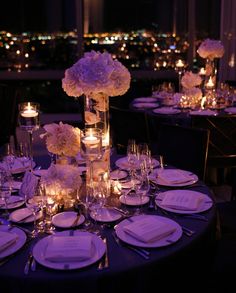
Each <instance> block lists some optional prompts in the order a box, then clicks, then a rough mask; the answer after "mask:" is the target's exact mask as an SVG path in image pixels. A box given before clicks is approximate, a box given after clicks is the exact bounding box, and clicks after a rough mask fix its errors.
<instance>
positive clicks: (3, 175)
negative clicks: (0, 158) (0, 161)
mask: <svg viewBox="0 0 236 293" xmlns="http://www.w3.org/2000/svg"><path fill="white" fill-rule="evenodd" d="M7 177H8V175H7V172H6V171H5V170H4V169H0V197H1V199H2V201H3V203H4V207H5V212H4V213H3V214H2V215H1V216H2V217H3V218H5V219H8V218H9V212H8V199H9V198H10V196H11V186H9V187H7V188H5V187H4V184H5V182H6V180H7Z"/></svg>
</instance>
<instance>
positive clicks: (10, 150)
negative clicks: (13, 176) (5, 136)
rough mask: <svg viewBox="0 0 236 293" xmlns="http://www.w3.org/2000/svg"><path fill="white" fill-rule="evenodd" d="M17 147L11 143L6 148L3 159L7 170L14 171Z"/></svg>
mask: <svg viewBox="0 0 236 293" xmlns="http://www.w3.org/2000/svg"><path fill="white" fill-rule="evenodd" d="M15 159H16V157H15V149H14V147H13V146H12V145H11V144H10V143H7V144H6V150H5V156H4V158H3V161H4V162H5V165H6V167H7V170H8V172H9V173H11V172H12V169H13V166H14V163H15Z"/></svg>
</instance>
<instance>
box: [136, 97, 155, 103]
mask: <svg viewBox="0 0 236 293" xmlns="http://www.w3.org/2000/svg"><path fill="white" fill-rule="evenodd" d="M133 102H134V103H137V102H138V103H152V102H157V99H156V98H152V97H140V98H136V99H134V100H133Z"/></svg>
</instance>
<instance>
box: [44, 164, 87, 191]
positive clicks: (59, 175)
mask: <svg viewBox="0 0 236 293" xmlns="http://www.w3.org/2000/svg"><path fill="white" fill-rule="evenodd" d="M41 181H42V183H43V184H45V185H46V186H47V188H48V189H52V190H65V189H70V190H76V189H80V187H81V185H82V179H81V176H80V171H79V169H78V167H75V166H72V165H57V164H56V165H55V164H51V166H50V167H49V168H48V169H47V171H46V172H45V173H44V174H42V177H41Z"/></svg>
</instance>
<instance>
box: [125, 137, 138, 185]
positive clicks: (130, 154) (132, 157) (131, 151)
mask: <svg viewBox="0 0 236 293" xmlns="http://www.w3.org/2000/svg"><path fill="white" fill-rule="evenodd" d="M127 160H128V163H129V168H130V177H131V182H132V185H133V187H132V188H134V185H135V181H134V179H135V172H136V170H137V166H138V147H137V144H136V142H135V140H134V139H129V141H128V146H127Z"/></svg>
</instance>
